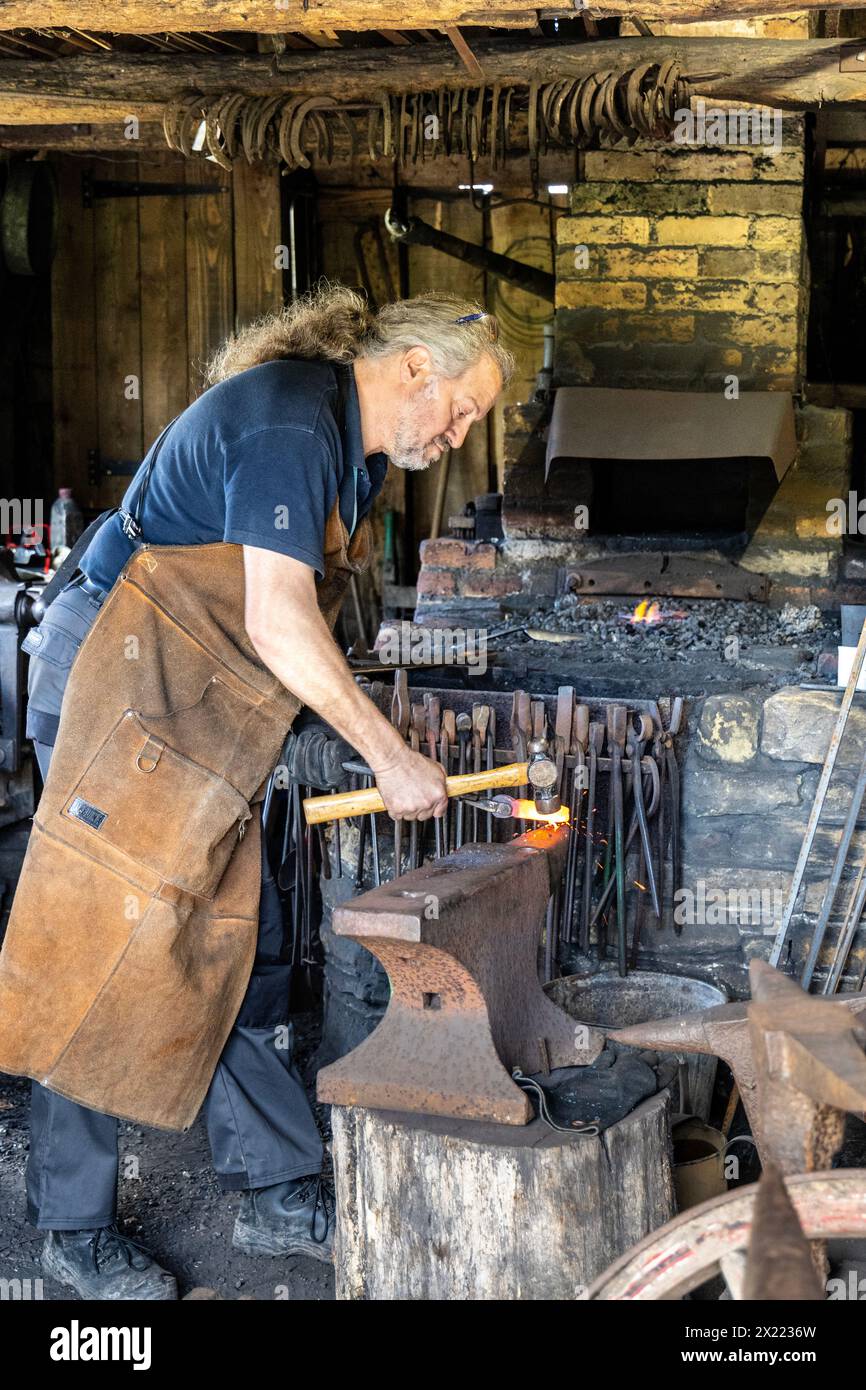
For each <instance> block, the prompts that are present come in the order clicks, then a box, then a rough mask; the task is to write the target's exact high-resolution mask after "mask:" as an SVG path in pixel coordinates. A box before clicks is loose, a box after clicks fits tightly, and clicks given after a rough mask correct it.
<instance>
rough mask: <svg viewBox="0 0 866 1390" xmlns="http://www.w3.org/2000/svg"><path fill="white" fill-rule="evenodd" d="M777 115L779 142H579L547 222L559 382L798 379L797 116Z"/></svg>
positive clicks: (708, 383) (801, 257)
mask: <svg viewBox="0 0 866 1390" xmlns="http://www.w3.org/2000/svg"><path fill="white" fill-rule="evenodd" d="M785 19H786V23H789V24H790V26H791V27H792V28H793V27H796V26H797V25H801V26H802V25H806V26H807V27H808V24H807V19H806V17H801V18H800V19H798V18H797V17H785ZM755 22H756V21H753V23H755ZM762 23H763V24H768V23H770V21H769V20H766V21H762ZM790 36H791V37H797V36H798V35H797V34H795V33H791V34H790ZM707 104H708V106H709V105H711V104H712V103H710V102H709V101H708V103H707ZM782 126H783V139H782V147H781V148H780V149H779V150H777V151H775V152H774V151H773V150H771V149H768V150H765V149H763V148H761V147H760V146H756V145H752V146H747V145H737V146H731V145H727V146H711V147H696V146H693V145H678V144H674V143H671V144H656V143H649V142H639V143H638V144H636V145H634V146H632V147H631V148H628V147H626V146H622V147H619V146H615V147H613V148H612V149H605V150H590V151H587V153H586V155H585V156H584V175H585V178H584V180H583V181H581V182H579V183H576V184H575V185H574V188H573V193H572V207H571V212H570V214H568V215H565V216H563V217H561V218H560V220H559V224H558V227H557V242H558V254H557V300H556V332H557V344H556V380H557V382H558V383H559V384H563V385H565V384H574V385H579V384H589V383H592V384H594V385H597V386H632V387H639V386H650V387H658V388H663V387H665V386H667V387H669V388H672V389H696V390H712V389H715V388H716V387H721V386H723V385H724V383H725V380H726V378H727V377H728V376H729V375H730V374H731V372H732V371H734V372H736V375H737V376H738V378H739V382H740V386H741V387H742V389H744V390H749V389H773V388H775V389H778V390H796V389H797V388H798V386H799V385H800V383H801V381H802V377H803V372H804V367H805V363H804V346H805V324H806V309H807V303H808V293H807V290H808V286H807V280H808V268H807V263H806V254H805V242H804V234H803V223H802V201H803V177H804V122H803V119H802V117H801V116H799V115H797V114H786V115H785V117H784V119H783V122H782Z"/></svg>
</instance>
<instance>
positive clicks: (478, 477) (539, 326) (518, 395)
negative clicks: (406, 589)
mask: <svg viewBox="0 0 866 1390" xmlns="http://www.w3.org/2000/svg"><path fill="white" fill-rule="evenodd" d="M518 192H519V190H518ZM524 192H525V195H526V198H527V199H528V198H529V195H530V190H529V189H528V188H527V189H526V190H524ZM541 196H542V201H543V200H544V195H543V194H542V195H541ZM390 203H391V192H390V190H388V189H376V188H371V189H360V188H358V189H353V188H337V187H334V188H329V187H327V186H323V187H321V188H320V190H319V197H318V216H319V223H320V226H321V229H322V237H321V250H322V271H323V273H324V274H325V275H327V276H328V278H329V279H333V280H341V281H343V282H344V283H346V284H349V285H362V284H363V283H364V279H365V275H364V272H363V271H362V268H361V266H360V265H359V252H360V254H361V255H362V256H363V258H364V261H365V266H366V278H367V279H368V280H369V282H370V284H371V287H372V289H373V292H374V294H378V293H379V292H380V291H381V293H382V294H383V295H384V294H385V293H386V291H387V290H388V289H389V288H390V287H391V286H393V285H398V284H399V278H398V273H397V256H396V250H395V247H394V244H393V243H392V242H391V241H390V239H389V238H387V237H385V238H384V242H385V257H386V261H387V265H388V270H389V274H388V275H387V277H386V276H383V274H382V273H381V270H380V259H381V255H380V252H379V251H378V248H377V245H376V241H375V238H374V236H373V234H372V232H371V231H367V230H366V229H367V228H368V227H369V226H370V225H371V223H373V222H375V221H378V224H379V226H380V227H381V223H382V217H383V215H384V213H385V211H386V210H387V208H388V207H389V206H390ZM410 211H411V212H412V213H413V214H414V215H415V216H418V217H421V218H423V220H424V221H425V222H429V223H430V224H431V225H432V226H435V227H438V228H440V229H442V230H443V231H447V232H451V233H452V234H453V235H455V236H460V237H463V238H464V239H465V240H467V241H474V242H476V243H478V244H483V241H484V237H485V235H486V236H487V243H488V245H489V246H490V248H491V250H494V251H499V252H502V253H504V254H506V255H510V256H514V257H515V259H517V260H523V261H526V262H527V263H529V264H531V265H537V266H541V267H543V268H544V269H545V270H552V269H553V265H552V261H551V251H550V235H551V223H550V214H549V212H548V210H547V209H546V208H544V207H539V206H538V205H537V204H534V203H532V202H531V201H524V200H523V199H521V198H519V197H518V198H516V200H515V201H513V202H509V203H507V204H505V205H504V206H502V207H501V208H498V209H496V210H494V211H493V212H492V214H491V215H490V218H489V225H488V227H487V228H486V232H485V228H484V225H483V220H482V214H481V212H480V211H477V210H476V209H475V208H473V207H472V205H471V203H470V202H469V199H468V196H467V197H465V198H462V199H460V200H455V199H453V198H452V199H444V198H436V197H435V196H432V195H428V196H426V197H422V196H417V195H416V196H412V197H411V198H410ZM359 233H361V235H360V236H359ZM408 264H409V287H408V288H409V293H410V294H420V293H422V292H423V291H425V290H433V289H443V288H447V289H449V290H451V291H453V292H455V293H457V294H464V295H466V296H467V298H470V299H478V300H479V301H480V302H481V303H484V304H486V306H487V307H488V308H489V309H490V310H491V311H492V312H494V313H499V314H500V316H501V322H502V335H503V340H504V341H505V343H506V345H507V346H508V347H509V348H510V349H511V351H512V352H513V353H514V354H515V357H516V359H517V369H516V372H515V376H514V380H513V382H512V384H511V386H510V388H509V390H508V392H507V393H505V394H504V396H503V398H502V399H501V400H500V401H499V402H498V404H497V406H496V408H495V411H494V413H493V419H492V420H491V422H490V426H489V428H488V427H487V426H485V425H481V426H476V427H475V428H474V429H473V430H472V431H471V432H470V434H469V436H468V438H467V441H466V444H465V445H464V447H463V448H462V449H461V450H458V451H457V452H456V453H455V454H454V455H453V456H452V459H451V466H450V472H449V481H448V491H447V494H446V504H445V512H444V519H445V525H446V528H447V518H448V516H449V515H452V514H454V513H456V512H459V511H462V509H463V505H464V503H465V502H467V501H469V500H470V499H471V498H473V497H475V496H476V495H477V494H478V493H480V492H486V491H487V490H488V478H490V479H491V481H494V482H495V484H496V486H497V487H498V488H501V486H502V472H503V468H502V459H503V407H504V406H505V405H506V404H510V403H511V402H517V401H525V400H527V399H528V398H529V396H530V395H531V394H532V390H533V389H534V386H535V377H536V374H537V372H538V370H539V368H540V367H541V362H542V351H543V326H544V323H545V322H552V319H553V309H552V306H551V305H550V304H547V303H545V302H544V301H543V300H540V299H538V298H537V297H536V296H535V295H530V294H527V293H526V292H525V291H523V290H518V289H514V288H513V287H511V286H508V285H502V284H501V283H500V282H497V281H496V280H493V279H487V278H486V277H485V276H484V275H483V274H482V273H481V272H480V271H478V270H476V269H475V268H474V267H472V266H470V265H466V264H464V263H463V262H461V261H458V260H455V259H454V258H453V257H450V256H444V255H443V254H442V253H441V252H439V251H435V250H432V249H431V248H429V247H423V246H412V247H410V248H409V254H408ZM436 478H437V469H436V468H435V467H434V468H432V469H430V470H429V472H426V473H416V474H413V476H412V480H411V487H412V489H413V494H414V496H413V504H414V514H415V529H414V534H413V536H412V537H406V541H407V543H408V544H409V545H410V546H411V547H413V548H417V545H418V543H419V542H420V541H421V540H423V539H424V538H425V536H427V535H428V534H429V527H430V520H431V516H432V511H433V502H434V496H435V491H436ZM405 481H406V480H405V475H403V474H399V473H398V472H397V470H396V469H393V470H391V471H390V473H389V487H390V493H389V496H388V500H387V501H386V502H385V505H387V506H391V507H394V508H395V509H396V510H397V511H398V512H399V513H404V512H405V507H404V505H403V501H402V499H403V497H404V495H405Z"/></svg>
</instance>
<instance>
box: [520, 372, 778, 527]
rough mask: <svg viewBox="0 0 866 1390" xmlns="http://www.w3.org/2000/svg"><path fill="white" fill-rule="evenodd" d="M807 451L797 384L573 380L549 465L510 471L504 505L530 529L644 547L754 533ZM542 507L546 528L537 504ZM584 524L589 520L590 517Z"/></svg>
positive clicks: (563, 391) (556, 410)
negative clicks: (686, 387)
mask: <svg viewBox="0 0 866 1390" xmlns="http://www.w3.org/2000/svg"><path fill="white" fill-rule="evenodd" d="M796 453H797V438H796V431H795V425H794V408H793V400H792V397H791V395H790V393H788V392H782V391H753V392H746V393H743V394H741V395H740V396H738V397H736V398H733V399H729V398H728V397H727V396H726V395H725V394H724V393H723V392H722V391H712V392H703V391H644V390H640V391H631V390H625V389H616V388H607V387H588V386H563V387H560V388H559V389H558V390H557V391H556V394H555V398H554V402H553V409H552V414H551V417H550V424H549V428H548V437H547V448H546V456H545V463H544V469H543V478H542V477H540V476H539V475H540V473H541V470H540V469H537V465H536V470H537V471H536V470H533V471H535V473H536V476H535V480H534V483H532V482H530V479H529V470H526V469H524V468H521V467H519V466H518V467H517V468H516V469H515V470H514V471H513V473H512V474H509V475H508V476H507V477H506V485H505V502H504V515H505V518H506V534H507V533H508V518H509V514H511V515H512V516H513V517H514V520H515V522H516V523H517V527H518V530H519V533H520V534H522V535H530V534H534V533H535V534H538V535H540V536H541V535H547V536H551V534H554V535H556V536H557V537H560V538H563V539H564V538H566V537H568V538H570V539H574V538H575V510H576V508H578V507H585V508H586V519H585V524H584V526H583V529H584V531H585V532H586V533H588V534H590V535H591V536H593V537H594V538H597V539H598V540H600V541H603V539H604V538H606V537H611V538H612V537H616V538H617V542H616V544H617V548H621V547H622V544H623V538H633V540H634V542H635V548H638V549H640V548H643V547H644V546H645V545H646V544H647V543H648V542H649V543H653V542H656V541H662V542H663V544H664V546H665V548H667V549H678V548H684V549H689V550H691V549H696V548H700V547H701V546H702V545H708V546H709V545H712V546H721V547H722V548H723V549H726V550H729V551H731V552H734V553H735V552H736V551H737V550H739V549H741V548H742V547H743V546H745V544H746V543H747V541H748V539H749V537H750V536H751V535H752V534H753V533H754V530H755V528H756V526H757V524H758V522H759V521H760V519H761V517H762V516H763V514H764V512H765V511H766V509H767V506H768V505H769V503H770V501H771V500H772V498H773V496H774V494H775V492H776V491H777V489H778V486H779V483H780V482H781V480H782V478H783V477H784V476H785V474H786V472H787V471H788V469H789V468H790V466H791V464H792V463H793V461H794V459H795V457H796ZM533 513H536V514H537V518H538V529H537V532H536V531H535V527H534V526H533V524H532V521H531V516H532V514H533ZM578 529H580V526H578Z"/></svg>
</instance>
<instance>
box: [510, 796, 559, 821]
mask: <svg viewBox="0 0 866 1390" xmlns="http://www.w3.org/2000/svg"><path fill="white" fill-rule="evenodd" d="M513 814H514V817H515V819H516V820H537V821H542V822H543V823H544V824H546V825H567V824H568V819H569V812H568V807H567V806H560V808H559V810H558V811H554V812H553V813H552V814H551V815H549V816H544V815H542V814H541V812H540V811H539V810H538V807H537V806H536V804H535V802H534V801H527V800H524V799H523V798H521V797H516V798H515V801H514V811H513Z"/></svg>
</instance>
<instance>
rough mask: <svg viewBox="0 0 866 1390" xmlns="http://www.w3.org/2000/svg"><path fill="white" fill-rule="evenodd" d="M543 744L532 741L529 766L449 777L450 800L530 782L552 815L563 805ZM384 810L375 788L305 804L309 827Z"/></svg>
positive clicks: (541, 806) (538, 801)
mask: <svg viewBox="0 0 866 1390" xmlns="http://www.w3.org/2000/svg"><path fill="white" fill-rule="evenodd" d="M542 743H543V740H536V739H533V740H532V743H531V744H530V755H531V756H530V758H529V761H528V762H525V763H508V764H507V765H506V766H505V767H493V768H485V769H483V770H482V771H481V772H467V773H463V774H462V775H458V776H456V777H446V779H445V791H446V795H447V796H448V797H449V799H450V798H451V797H454V796H466V795H467V794H471V793H472V792H483V791H488V790H489V789H490V788H492V787H522V786H523V785H524V784H525V783H526V782H529V783H530V785H531V786H532V790H533V796H534V799H535V805H536V807H537V809H538V811H539V813H540V814H541V815H544V816H549V815H552V814H553V813H554V812H555V811H558V810H559V808H560V805H561V802H560V799H559V796H558V794H557V788H556V764H555V762H553V760H552V759H551V758H549V757H547V753H546V746H545V748H544V750H542V749H541V748H540V747H539V746H537V745H540V744H542ZM384 810H385V803H384V801H383V800H382V797H381V796H380V794H379V792H378V791H377V789H376V788H375V787H366V788H364V787H362V788H361V789H360V790H358V791H350V792H332V793H330V794H328V795H327V796H308V797H307V798H306V800H305V801H304V815H305V816H306V818H307V824H308V825H317V824H318V823H319V822H320V821H329V820H345V819H346V817H347V816H366V815H369V814H370V812H371V811H384Z"/></svg>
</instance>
